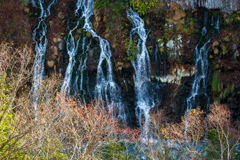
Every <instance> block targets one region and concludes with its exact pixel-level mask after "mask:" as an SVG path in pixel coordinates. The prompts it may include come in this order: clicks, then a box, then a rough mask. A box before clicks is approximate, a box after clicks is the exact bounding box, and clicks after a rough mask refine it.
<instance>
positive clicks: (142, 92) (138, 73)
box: [127, 8, 155, 138]
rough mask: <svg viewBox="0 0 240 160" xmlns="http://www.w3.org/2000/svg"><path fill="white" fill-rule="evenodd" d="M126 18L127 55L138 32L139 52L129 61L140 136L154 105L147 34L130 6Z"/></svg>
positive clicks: (146, 132)
mask: <svg viewBox="0 0 240 160" xmlns="http://www.w3.org/2000/svg"><path fill="white" fill-rule="evenodd" d="M127 17H128V19H129V20H130V21H131V22H132V26H133V27H132V29H131V31H130V44H129V48H128V56H130V53H129V50H130V47H131V46H132V44H131V43H132V42H133V34H138V36H139V38H138V44H137V48H138V50H139V53H131V54H137V55H136V60H133V61H131V63H132V66H133V68H134V70H135V75H134V77H133V78H134V83H135V93H136V99H137V104H136V105H137V106H136V108H135V111H136V116H137V117H138V121H139V126H140V128H141V135H142V137H143V136H145V137H146V138H147V136H148V126H149V123H150V109H151V108H152V107H154V105H155V102H154V96H155V95H154V94H155V93H149V92H151V91H150V90H151V88H150V87H151V85H149V83H148V77H149V76H150V75H151V63H150V57H149V54H148V50H147V47H146V40H147V37H148V34H147V33H146V30H145V29H144V21H143V19H141V18H140V16H139V14H138V13H137V12H136V11H135V10H133V9H132V8H130V10H129V11H128V12H127ZM142 117H144V119H145V122H144V126H142Z"/></svg>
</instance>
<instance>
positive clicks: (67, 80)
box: [61, 19, 80, 95]
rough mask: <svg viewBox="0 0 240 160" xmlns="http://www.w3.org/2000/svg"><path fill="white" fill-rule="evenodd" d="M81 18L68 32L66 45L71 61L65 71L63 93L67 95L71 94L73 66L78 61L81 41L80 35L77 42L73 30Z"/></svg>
mask: <svg viewBox="0 0 240 160" xmlns="http://www.w3.org/2000/svg"><path fill="white" fill-rule="evenodd" d="M79 21H80V19H79V20H78V21H77V25H76V26H75V27H74V28H73V29H72V30H71V31H70V32H69V33H68V36H67V38H66V45H67V54H68V55H69V63H68V66H67V69H66V72H65V77H64V80H63V84H62V88H61V93H64V94H66V95H69V94H70V84H71V81H72V73H73V67H74V65H75V63H76V60H75V56H76V55H77V50H78V45H79V41H80V36H79V38H78V40H77V42H76V43H75V39H74V37H73V35H72V34H73V31H74V30H76V29H77V27H78V25H79Z"/></svg>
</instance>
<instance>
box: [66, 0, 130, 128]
mask: <svg viewBox="0 0 240 160" xmlns="http://www.w3.org/2000/svg"><path fill="white" fill-rule="evenodd" d="M93 6H94V0H78V1H77V3H76V8H77V9H76V10H75V14H76V15H78V14H79V13H78V12H79V10H81V15H82V16H81V18H80V19H84V25H83V27H82V29H83V30H84V31H85V32H89V33H91V35H92V37H95V38H97V39H98V40H99V47H100V58H99V63H98V66H97V77H96V86H95V97H96V98H97V99H98V100H100V99H103V100H105V101H106V102H107V107H108V109H109V110H110V111H112V110H113V109H114V107H117V108H118V117H119V118H121V119H122V121H123V123H124V124H125V123H126V114H125V110H124V107H123V105H122V102H121V96H120V88H119V87H118V85H117V84H116V83H115V82H114V80H113V70H112V63H111V56H112V53H111V50H110V44H109V42H108V41H107V40H105V39H102V38H101V37H100V36H98V35H97V33H96V32H94V30H93V29H92V23H91V21H90V17H91V16H92V15H93ZM77 26H78V25H77ZM77 26H76V27H77ZM73 30H74V29H73ZM69 36H70V37H71V38H68V39H72V40H71V42H74V38H73V36H72V35H71V34H69ZM68 43H69V42H67V45H68ZM77 43H78V42H77ZM74 44H75V43H74ZM85 45H86V44H85V41H83V44H82V47H83V48H84V46H85ZM69 46H71V47H73V49H72V50H73V51H74V54H73V56H75V55H76V53H75V51H76V49H77V47H76V46H77V45H69ZM71 47H67V49H68V52H69V51H70V52H69V53H70V54H71V53H72V51H71V50H70V49H71ZM89 47H90V44H88V47H86V48H87V49H86V51H87V50H88V49H89ZM86 51H85V52H86ZM70 58H71V56H70ZM69 62H70V61H69ZM105 62H106V66H104V65H105ZM86 63H87V56H86V57H85V59H84V60H83V59H82V60H80V65H79V67H78V72H79V73H81V74H80V75H81V78H80V90H81V89H82V88H83V85H82V84H83V71H84V70H86V68H87V64H86ZM69 65H70V66H71V67H69V68H67V71H66V75H65V79H66V85H65V84H64V85H63V87H62V90H63V91H64V90H65V89H63V88H69V86H70V83H71V82H70V81H71V78H66V76H68V77H71V76H72V70H71V69H72V65H74V63H73V62H72V64H69ZM105 69H106V74H104V73H105V72H104V70H105ZM68 70H69V71H68ZM78 75H79V74H77V76H76V79H75V82H74V83H73V86H75V87H76V86H77V85H78V79H79V76H78ZM65 86H66V87H65ZM75 87H74V88H75ZM66 91H67V89H66Z"/></svg>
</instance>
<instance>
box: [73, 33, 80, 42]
mask: <svg viewBox="0 0 240 160" xmlns="http://www.w3.org/2000/svg"><path fill="white" fill-rule="evenodd" d="M78 38H79V35H78V34H76V35H75V36H74V40H75V42H77V40H78Z"/></svg>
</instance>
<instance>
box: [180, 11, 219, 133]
mask: <svg viewBox="0 0 240 160" xmlns="http://www.w3.org/2000/svg"><path fill="white" fill-rule="evenodd" d="M211 26H212V27H213V28H214V29H215V30H216V32H217V33H219V17H218V19H217V21H216V25H214V24H213V21H212V24H211ZM206 34H207V14H205V15H204V27H203V28H202V32H201V37H200V41H199V43H198V44H197V46H196V47H195V51H194V52H195V68H196V69H197V71H196V73H195V77H194V80H193V83H192V89H191V92H190V96H189V97H188V98H187V99H186V101H187V110H186V112H185V115H186V118H185V123H186V126H185V136H186V132H187V129H188V114H189V112H190V111H191V109H192V108H193V107H196V105H197V104H196V97H197V96H200V95H203V96H205V97H206V98H207V101H206V104H207V107H206V110H207V112H208V111H209V103H210V102H209V101H210V99H209V96H208V94H207V80H206V79H207V75H208V68H209V64H208V51H209V49H210V42H211V40H212V37H210V38H209V39H208V40H207V42H206V43H204V44H203V46H202V47H200V43H201V42H202V41H203V39H204V38H205V36H206Z"/></svg>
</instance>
